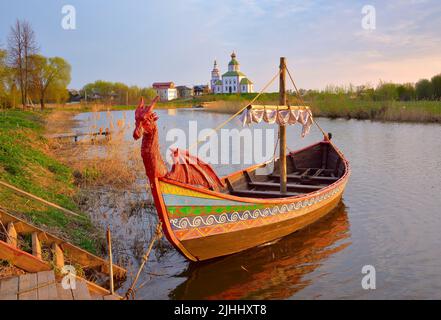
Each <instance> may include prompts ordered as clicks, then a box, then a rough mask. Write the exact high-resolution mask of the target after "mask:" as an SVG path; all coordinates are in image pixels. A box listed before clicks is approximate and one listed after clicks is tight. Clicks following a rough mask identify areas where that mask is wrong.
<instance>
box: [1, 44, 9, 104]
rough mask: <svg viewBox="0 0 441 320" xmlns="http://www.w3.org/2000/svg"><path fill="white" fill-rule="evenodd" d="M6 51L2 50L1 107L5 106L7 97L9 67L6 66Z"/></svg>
mask: <svg viewBox="0 0 441 320" xmlns="http://www.w3.org/2000/svg"><path fill="white" fill-rule="evenodd" d="M6 54H7V53H6V51H5V50H2V49H0V105H3V101H4V100H5V98H6V95H7V88H6V77H7V68H8V67H7V65H6Z"/></svg>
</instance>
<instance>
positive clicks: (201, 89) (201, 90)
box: [193, 85, 210, 96]
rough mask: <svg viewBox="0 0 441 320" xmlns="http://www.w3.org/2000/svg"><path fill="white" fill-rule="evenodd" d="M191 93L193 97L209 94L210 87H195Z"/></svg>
mask: <svg viewBox="0 0 441 320" xmlns="http://www.w3.org/2000/svg"><path fill="white" fill-rule="evenodd" d="M193 92H194V95H195V96H201V95H203V94H208V93H210V87H209V86H208V85H197V86H194V87H193Z"/></svg>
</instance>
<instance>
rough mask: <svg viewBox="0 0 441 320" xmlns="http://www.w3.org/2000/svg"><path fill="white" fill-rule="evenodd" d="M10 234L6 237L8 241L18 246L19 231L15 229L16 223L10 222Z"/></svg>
mask: <svg viewBox="0 0 441 320" xmlns="http://www.w3.org/2000/svg"><path fill="white" fill-rule="evenodd" d="M7 229H8V236H7V237H6V242H7V243H9V244H10V245H11V246H13V247H15V248H16V247H17V243H18V242H17V231H16V230H15V227H14V223H13V222H9V223H8V227H7Z"/></svg>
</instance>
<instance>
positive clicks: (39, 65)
mask: <svg viewBox="0 0 441 320" xmlns="http://www.w3.org/2000/svg"><path fill="white" fill-rule="evenodd" d="M30 64H31V71H30V78H31V84H32V88H33V89H34V91H35V93H36V95H37V96H38V98H39V101H40V106H41V109H42V110H43V109H44V103H45V101H46V98H47V93H48V92H51V94H52V95H59V93H58V92H59V91H60V92H62V94H65V92H66V88H67V86H68V84H69V83H70V71H71V67H70V65H69V63H67V62H66V60H64V59H63V58H60V57H53V58H46V57H44V56H41V55H33V56H31V57H30Z"/></svg>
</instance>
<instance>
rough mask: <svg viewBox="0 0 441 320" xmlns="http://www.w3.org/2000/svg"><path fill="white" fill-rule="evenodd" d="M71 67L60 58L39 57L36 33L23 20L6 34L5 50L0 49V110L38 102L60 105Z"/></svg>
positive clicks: (63, 98) (43, 104)
mask: <svg viewBox="0 0 441 320" xmlns="http://www.w3.org/2000/svg"><path fill="white" fill-rule="evenodd" d="M70 73H71V66H70V65H69V63H68V62H67V61H66V60H64V59H63V58H60V57H45V56H43V55H41V54H40V48H39V46H38V43H37V41H36V36H35V32H34V30H33V29H32V27H31V25H30V24H29V23H28V22H27V21H25V20H17V21H16V22H15V24H14V25H13V26H11V29H10V31H9V35H8V38H7V47H6V48H3V47H1V46H0V106H2V107H17V106H19V105H21V106H22V107H23V108H25V107H26V106H28V105H30V104H33V102H34V101H38V103H39V104H40V107H41V109H44V107H45V103H46V102H48V101H50V102H62V101H65V100H66V99H67V98H68V91H67V86H68V85H69V83H70V79H71V76H70Z"/></svg>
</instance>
